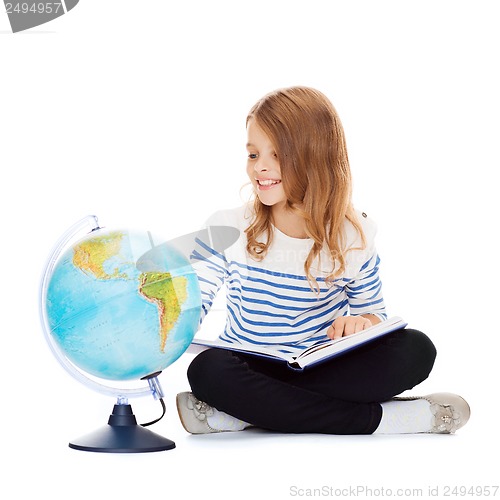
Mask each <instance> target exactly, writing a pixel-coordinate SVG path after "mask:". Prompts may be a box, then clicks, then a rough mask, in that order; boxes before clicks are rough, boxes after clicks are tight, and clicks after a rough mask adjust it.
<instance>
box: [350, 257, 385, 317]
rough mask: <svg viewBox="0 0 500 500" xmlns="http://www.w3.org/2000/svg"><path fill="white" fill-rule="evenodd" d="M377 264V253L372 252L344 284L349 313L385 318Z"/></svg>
mask: <svg viewBox="0 0 500 500" xmlns="http://www.w3.org/2000/svg"><path fill="white" fill-rule="evenodd" d="M379 264H380V258H379V256H378V254H377V253H376V252H374V253H372V254H371V255H369V258H368V259H367V260H366V262H365V263H364V264H363V265H362V266H361V268H360V270H359V272H358V273H357V275H356V276H355V277H354V279H352V280H351V281H350V282H349V283H348V284H347V285H346V293H347V299H348V302H349V310H350V314H351V315H353V316H360V315H362V314H373V315H374V316H377V317H378V318H380V319H381V320H384V319H387V313H386V311H385V304H384V298H383V296H382V282H381V280H380V276H379Z"/></svg>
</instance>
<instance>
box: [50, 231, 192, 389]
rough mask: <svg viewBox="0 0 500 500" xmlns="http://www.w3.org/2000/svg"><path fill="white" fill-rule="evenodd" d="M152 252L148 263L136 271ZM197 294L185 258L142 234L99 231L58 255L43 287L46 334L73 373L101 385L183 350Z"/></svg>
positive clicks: (148, 370)
mask: <svg viewBox="0 0 500 500" xmlns="http://www.w3.org/2000/svg"><path fill="white" fill-rule="evenodd" d="M152 248H155V252H154V257H155V258H154V259H153V262H151V263H150V264H149V265H147V266H142V267H141V266H138V265H137V263H138V261H139V260H141V259H142V261H143V260H144V258H143V257H144V255H148V252H149V253H151V250H152ZM200 311H201V293H200V289H199V285H198V278H197V275H196V273H195V271H194V270H193V268H192V267H191V265H190V263H189V261H188V259H187V258H186V257H185V256H184V255H182V254H181V253H179V252H178V251H177V250H176V249H175V248H173V247H170V246H169V245H168V244H161V245H159V246H156V247H154V245H153V244H152V240H151V234H150V233H148V232H146V231H144V232H141V231H130V230H105V229H99V230H96V231H93V232H92V233H90V234H88V235H87V236H86V237H84V238H83V239H81V240H79V241H78V242H77V243H75V244H74V245H72V246H71V247H70V248H69V249H68V250H66V251H65V252H64V253H63V254H62V255H61V257H60V258H59V260H58V262H57V263H56V265H55V267H54V270H53V272H52V275H51V276H50V277H49V281H48V286H47V301H46V315H47V320H48V325H49V329H50V334H51V335H52V337H53V339H54V340H55V342H56V344H57V346H58V347H59V348H60V350H61V351H62V353H63V354H64V355H65V356H66V357H67V358H68V359H69V360H70V361H71V362H72V363H73V364H74V365H75V366H77V367H78V368H79V369H80V370H83V371H85V372H87V373H88V374H91V375H94V376H96V377H99V378H103V379H108V380H133V379H140V378H142V377H145V376H148V375H151V374H153V373H156V372H159V371H162V370H163V369H165V368H166V367H168V366H169V365H170V364H172V363H173V362H174V361H176V360H177V359H178V358H179V357H180V356H181V355H182V354H183V353H184V352H185V350H186V349H187V347H188V346H189V345H190V343H191V341H192V339H193V337H194V334H195V333H196V331H197V329H198V325H199V318H200Z"/></svg>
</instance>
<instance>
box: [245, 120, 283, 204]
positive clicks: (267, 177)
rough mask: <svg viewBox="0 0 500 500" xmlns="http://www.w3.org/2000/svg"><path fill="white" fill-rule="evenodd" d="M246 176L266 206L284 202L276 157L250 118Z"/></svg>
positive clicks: (267, 140) (266, 139) (268, 140)
mask: <svg viewBox="0 0 500 500" xmlns="http://www.w3.org/2000/svg"><path fill="white" fill-rule="evenodd" d="M247 134H248V142H247V151H248V160H247V174H248V177H249V178H250V181H251V183H252V185H253V188H254V189H255V192H256V193H257V196H258V197H259V200H260V201H261V202H262V203H263V204H264V205H268V206H275V205H282V204H284V203H285V202H286V196H285V191H284V189H283V184H282V182H281V170H280V163H279V161H278V156H277V155H276V151H275V149H274V146H273V144H272V143H271V141H270V139H269V137H268V136H267V135H266V134H265V133H264V131H263V130H262V129H261V128H260V127H259V126H258V125H257V124H256V123H255V120H254V119H252V118H250V120H249V121H248V126H247Z"/></svg>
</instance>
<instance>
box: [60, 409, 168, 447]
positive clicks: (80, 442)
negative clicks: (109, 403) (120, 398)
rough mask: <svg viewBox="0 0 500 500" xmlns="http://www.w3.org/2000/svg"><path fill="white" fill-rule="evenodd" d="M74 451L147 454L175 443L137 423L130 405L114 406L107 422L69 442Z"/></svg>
mask: <svg viewBox="0 0 500 500" xmlns="http://www.w3.org/2000/svg"><path fill="white" fill-rule="evenodd" d="M69 447H70V448H73V449H74V450H81V451H95V452H100V453H146V452H152V451H165V450H171V449H173V448H175V443H174V442H173V441H171V440H170V439H167V438H165V437H163V436H160V435H159V434H156V433H154V432H152V431H150V430H149V429H146V428H144V427H142V426H141V425H138V424H137V420H136V418H135V415H134V414H133V412H132V407H131V406H130V405H129V404H123V405H115V406H114V408H113V413H112V414H111V415H110V416H109V420H108V425H106V426H104V427H102V428H100V429H97V430H96V431H94V432H91V433H90V434H87V435H86V436H82V437H80V438H78V439H75V440H74V441H72V442H70V443H69Z"/></svg>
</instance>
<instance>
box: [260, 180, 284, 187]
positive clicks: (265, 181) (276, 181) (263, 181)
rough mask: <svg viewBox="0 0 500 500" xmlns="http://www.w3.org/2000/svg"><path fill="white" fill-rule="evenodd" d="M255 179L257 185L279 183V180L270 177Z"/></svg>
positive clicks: (267, 185) (264, 185)
mask: <svg viewBox="0 0 500 500" xmlns="http://www.w3.org/2000/svg"><path fill="white" fill-rule="evenodd" d="M255 180H256V181H257V184H258V185H259V186H263V187H269V186H274V185H276V184H280V183H281V181H280V180H272V179H266V180H260V179H255Z"/></svg>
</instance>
